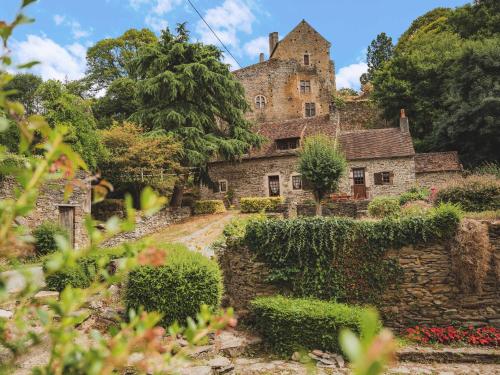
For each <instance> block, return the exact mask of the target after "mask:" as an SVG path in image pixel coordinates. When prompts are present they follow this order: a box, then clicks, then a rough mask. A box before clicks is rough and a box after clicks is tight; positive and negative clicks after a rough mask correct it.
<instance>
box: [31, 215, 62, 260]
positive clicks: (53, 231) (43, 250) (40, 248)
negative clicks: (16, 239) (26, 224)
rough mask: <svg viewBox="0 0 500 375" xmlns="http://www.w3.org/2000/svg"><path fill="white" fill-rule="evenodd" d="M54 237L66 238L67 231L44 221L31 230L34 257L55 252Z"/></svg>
mask: <svg viewBox="0 0 500 375" xmlns="http://www.w3.org/2000/svg"><path fill="white" fill-rule="evenodd" d="M56 235H60V236H63V237H66V238H68V237H69V235H68V231H67V230H66V229H64V228H63V227H61V226H60V225H58V224H55V223H52V222H49V221H46V222H44V223H42V224H40V225H39V226H38V227H36V228H35V229H34V230H33V238H34V239H35V252H36V255H41V256H43V255H47V254H49V253H52V252H54V251H56V250H57V243H56V238H55V237H56Z"/></svg>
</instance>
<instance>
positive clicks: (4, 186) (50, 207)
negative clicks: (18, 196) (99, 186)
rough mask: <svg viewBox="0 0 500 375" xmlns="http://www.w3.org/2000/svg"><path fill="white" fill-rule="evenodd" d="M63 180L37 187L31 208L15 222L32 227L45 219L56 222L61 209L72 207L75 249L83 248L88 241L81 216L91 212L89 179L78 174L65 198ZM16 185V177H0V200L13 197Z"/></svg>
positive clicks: (58, 219) (83, 216)
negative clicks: (33, 205) (71, 189)
mask: <svg viewBox="0 0 500 375" xmlns="http://www.w3.org/2000/svg"><path fill="white" fill-rule="evenodd" d="M66 183H67V181H66V180H51V181H47V182H46V183H45V184H44V185H43V186H42V188H41V189H40V192H39V195H38V199H37V201H36V204H35V208H34V210H33V211H32V212H31V213H30V214H29V215H28V216H26V217H23V218H20V219H18V221H19V222H20V223H21V224H22V225H25V226H26V227H28V228H29V229H35V228H36V227H37V226H39V225H40V224H42V223H43V222H45V221H49V222H54V223H58V222H59V221H60V210H61V208H64V207H67V208H68V209H73V210H74V228H73V229H74V246H75V248H82V247H85V246H86V245H87V244H88V240H89V239H88V236H87V231H86V229H85V225H84V219H85V217H86V216H87V215H90V207H91V185H90V180H89V179H87V178H86V177H85V176H84V175H83V174H81V175H79V178H77V179H76V180H75V183H74V184H73V193H72V194H71V196H70V197H69V199H68V200H67V201H65V200H64V189H65V185H66ZM16 188H18V184H17V182H16V180H15V178H13V177H9V176H7V177H3V178H2V179H1V180H0V199H5V198H11V197H13V194H14V191H15V189H16Z"/></svg>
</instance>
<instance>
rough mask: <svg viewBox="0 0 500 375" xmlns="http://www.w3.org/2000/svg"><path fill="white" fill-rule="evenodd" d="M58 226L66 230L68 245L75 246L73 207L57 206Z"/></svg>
mask: <svg viewBox="0 0 500 375" xmlns="http://www.w3.org/2000/svg"><path fill="white" fill-rule="evenodd" d="M59 224H60V225H61V226H62V227H63V228H64V229H66V231H67V232H68V235H69V243H70V244H71V246H73V247H74V246H75V207H73V206H59Z"/></svg>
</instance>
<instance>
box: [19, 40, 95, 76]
mask: <svg viewBox="0 0 500 375" xmlns="http://www.w3.org/2000/svg"><path fill="white" fill-rule="evenodd" d="M12 52H13V57H14V60H15V61H16V63H18V64H21V63H26V62H29V61H33V60H36V61H40V64H38V65H35V66H34V67H33V68H32V72H33V73H35V74H39V75H40V76H41V77H42V78H43V79H44V80H46V79H57V80H60V81H64V80H65V79H69V80H75V79H80V78H82V77H83V76H84V73H85V66H86V61H85V54H86V48H85V47H84V46H83V45H81V44H79V43H73V44H71V45H68V46H65V47H63V46H61V45H59V44H57V43H56V42H54V41H53V40H52V39H50V38H47V37H40V36H37V35H28V36H27V38H26V40H25V41H22V42H18V41H15V42H14V44H13V48H12Z"/></svg>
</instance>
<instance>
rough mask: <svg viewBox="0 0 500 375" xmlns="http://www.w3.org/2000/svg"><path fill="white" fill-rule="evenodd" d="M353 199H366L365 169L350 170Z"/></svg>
mask: <svg viewBox="0 0 500 375" xmlns="http://www.w3.org/2000/svg"><path fill="white" fill-rule="evenodd" d="M352 178H353V195H354V199H366V179H365V169H364V168H356V169H353V170H352Z"/></svg>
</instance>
